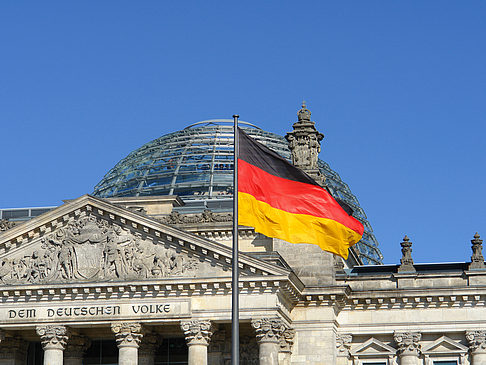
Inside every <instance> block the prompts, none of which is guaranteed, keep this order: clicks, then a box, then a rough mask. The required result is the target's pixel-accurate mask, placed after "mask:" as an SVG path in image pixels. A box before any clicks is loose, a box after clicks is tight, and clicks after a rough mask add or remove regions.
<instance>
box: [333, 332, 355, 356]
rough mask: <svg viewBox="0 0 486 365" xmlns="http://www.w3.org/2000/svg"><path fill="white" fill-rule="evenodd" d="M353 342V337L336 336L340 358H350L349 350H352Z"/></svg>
mask: <svg viewBox="0 0 486 365" xmlns="http://www.w3.org/2000/svg"><path fill="white" fill-rule="evenodd" d="M352 340H353V336H352V335H348V334H339V333H338V334H337V335H336V347H337V350H338V356H342V357H348V356H349V350H350V349H351V342H352Z"/></svg>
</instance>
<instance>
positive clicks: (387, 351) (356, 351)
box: [351, 337, 396, 356]
mask: <svg viewBox="0 0 486 365" xmlns="http://www.w3.org/2000/svg"><path fill="white" fill-rule="evenodd" d="M395 353H396V349H394V348H393V347H391V346H389V345H387V344H386V343H383V342H381V341H380V340H377V339H376V338H373V337H372V338H370V339H368V340H367V341H365V342H364V343H362V344H360V345H358V346H356V347H355V348H353V349H352V350H351V354H352V355H353V356H363V355H394V354H395Z"/></svg>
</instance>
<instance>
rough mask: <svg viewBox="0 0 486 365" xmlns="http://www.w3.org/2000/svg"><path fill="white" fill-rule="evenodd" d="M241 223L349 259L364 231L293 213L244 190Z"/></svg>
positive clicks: (240, 209) (264, 232)
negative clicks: (359, 232)
mask: <svg viewBox="0 0 486 365" xmlns="http://www.w3.org/2000/svg"><path fill="white" fill-rule="evenodd" d="M238 223H239V224H241V225H245V226H251V227H255V231H256V232H259V233H262V234H264V235H265V236H268V237H274V238H280V239H282V240H284V241H287V242H290V243H311V244H315V245H318V246H319V247H321V248H322V249H323V250H325V251H329V252H333V253H335V254H337V255H339V256H342V257H344V258H345V259H346V258H347V257H348V248H349V247H350V246H351V245H353V244H355V243H356V242H358V241H359V240H360V239H361V235H360V234H358V233H356V232H355V231H353V230H352V229H350V228H348V227H346V226H344V225H343V224H341V223H339V222H336V221H334V220H332V219H329V218H321V217H315V216H312V215H307V214H294V213H289V212H286V211H284V210H281V209H276V208H273V207H272V206H270V205H269V204H267V203H264V202H261V201H259V200H257V199H255V197H254V196H252V195H250V194H247V193H242V192H238Z"/></svg>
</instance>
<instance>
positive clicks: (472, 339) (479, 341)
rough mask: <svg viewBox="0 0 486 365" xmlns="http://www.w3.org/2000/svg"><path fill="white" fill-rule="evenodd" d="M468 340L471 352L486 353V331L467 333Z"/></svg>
mask: <svg viewBox="0 0 486 365" xmlns="http://www.w3.org/2000/svg"><path fill="white" fill-rule="evenodd" d="M466 340H467V341H468V342H469V350H470V351H471V352H486V331H484V330H480V331H467V332H466Z"/></svg>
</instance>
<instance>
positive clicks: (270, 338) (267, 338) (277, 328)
mask: <svg viewBox="0 0 486 365" xmlns="http://www.w3.org/2000/svg"><path fill="white" fill-rule="evenodd" d="M251 325H252V327H253V328H254V329H255V332H256V338H257V340H258V342H276V343H279V342H280V339H281V337H282V334H283V333H284V331H285V330H286V329H287V327H286V326H285V324H284V323H283V321H282V320H281V319H279V318H260V319H254V320H252V321H251Z"/></svg>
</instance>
